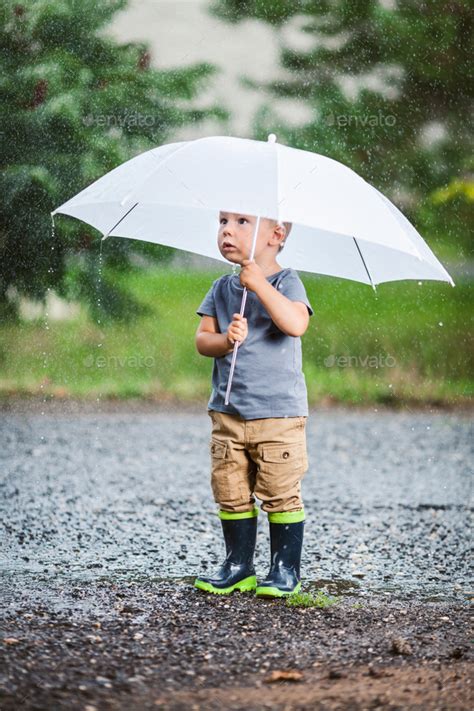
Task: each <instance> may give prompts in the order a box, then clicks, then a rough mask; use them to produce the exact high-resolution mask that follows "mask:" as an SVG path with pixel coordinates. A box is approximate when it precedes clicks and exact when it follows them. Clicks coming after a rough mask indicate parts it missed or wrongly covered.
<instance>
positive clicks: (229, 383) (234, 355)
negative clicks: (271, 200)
mask: <svg viewBox="0 0 474 711" xmlns="http://www.w3.org/2000/svg"><path fill="white" fill-rule="evenodd" d="M259 224H260V215H259V216H258V217H257V222H256V224H255V230H254V233H253V240H252V248H251V250H250V257H249V259H250V261H252V259H253V258H254V255H255V245H256V244H257V234H258V226H259ZM246 301H247V287H246V286H244V293H243V294H242V301H241V303H240V315H241V316H243V315H244V311H245V304H246ZM239 343H240V341H235V343H234V350H233V351H232V361H231V363H230V371H229V379H228V381H227V390H226V392H225V404H226V405H228V404H229V397H230V391H231V388H232V379H233V377H234V370H235V362H236V360H237V350H238V348H239Z"/></svg>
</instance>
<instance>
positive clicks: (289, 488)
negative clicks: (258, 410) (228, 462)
mask: <svg viewBox="0 0 474 711" xmlns="http://www.w3.org/2000/svg"><path fill="white" fill-rule="evenodd" d="M306 420H307V418H306V417H305V416H301V417H270V418H265V419H260V420H250V421H249V422H248V423H247V431H248V426H249V424H251V425H252V432H251V446H250V447H249V452H250V454H251V456H252V459H253V461H254V462H255V465H256V480H255V489H254V494H255V496H256V497H257V498H258V499H260V500H261V501H262V511H266V512H267V513H268V514H271V513H284V512H285V513H287V512H291V511H300V510H302V509H303V501H302V498H301V480H302V479H303V477H304V475H305V473H306V472H307V471H308V455H307V451H306Z"/></svg>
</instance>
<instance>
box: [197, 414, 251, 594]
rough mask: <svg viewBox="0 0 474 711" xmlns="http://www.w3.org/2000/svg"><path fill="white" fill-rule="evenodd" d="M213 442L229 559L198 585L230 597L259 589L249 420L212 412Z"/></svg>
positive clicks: (213, 478)
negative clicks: (248, 449) (247, 441)
mask: <svg viewBox="0 0 474 711" xmlns="http://www.w3.org/2000/svg"><path fill="white" fill-rule="evenodd" d="M209 415H210V417H211V419H212V435H211V443H210V451H211V461H212V474H211V486H212V491H213V495H214V500H215V501H216V503H218V504H219V518H220V520H221V525H222V532H223V535H224V541H225V547H226V558H225V560H224V562H223V563H222V565H221V566H220V567H219V570H218V571H217V572H216V574H214V575H213V576H204V575H200V576H199V577H198V578H196V580H195V582H194V584H195V586H196V587H197V588H199V589H201V590H205V591H206V592H212V593H218V594H228V593H231V592H233V591H234V590H241V591H248V590H255V587H256V584H257V580H256V577H255V568H254V565H253V556H254V552H255V543H256V536H257V515H258V509H257V507H256V506H255V499H254V497H253V493H252V488H253V487H252V478H254V471H255V465H254V463H253V462H252V460H251V459H250V457H249V456H248V454H247V452H246V450H245V442H244V440H245V421H244V420H242V419H241V418H238V417H235V416H233V415H227V413H221V412H216V411H212V410H211V411H210V412H209Z"/></svg>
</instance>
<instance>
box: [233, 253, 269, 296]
mask: <svg viewBox="0 0 474 711" xmlns="http://www.w3.org/2000/svg"><path fill="white" fill-rule="evenodd" d="M241 267H242V268H241V270H240V275H239V276H240V283H241V284H242V286H246V287H247V289H250V290H251V291H258V289H259V286H260V285H261V284H263V283H265V282H266V279H265V275H264V273H263V272H262V270H261V269H260V267H259V266H258V264H257V263H256V262H254V261H250V259H244V260H243V261H242V264H241Z"/></svg>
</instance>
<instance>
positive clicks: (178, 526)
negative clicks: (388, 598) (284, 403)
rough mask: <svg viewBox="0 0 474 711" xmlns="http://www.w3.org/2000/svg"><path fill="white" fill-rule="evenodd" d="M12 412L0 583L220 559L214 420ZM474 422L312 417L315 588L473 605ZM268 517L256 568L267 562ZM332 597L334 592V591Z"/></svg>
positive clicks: (386, 415)
mask: <svg viewBox="0 0 474 711" xmlns="http://www.w3.org/2000/svg"><path fill="white" fill-rule="evenodd" d="M43 412H44V414H41V413H40V412H39V411H37V412H35V413H29V412H20V413H14V412H13V413H5V412H4V413H3V414H2V423H1V430H0V470H1V472H2V474H1V489H0V501H1V503H0V507H1V509H0V512H1V516H2V520H3V528H4V534H3V554H2V560H1V580H2V587H3V593H4V595H6V596H7V598H8V596H9V595H11V596H12V597H14V595H15V591H16V590H18V589H21V590H23V591H24V590H25V589H29V588H32V587H34V586H35V585H41V583H42V582H47V588H48V591H49V592H48V593H46V592H45V594H53V591H54V588H55V586H56V585H60V583H61V580H62V579H66V580H70V581H88V580H89V581H92V580H94V581H98V580H111V581H114V580H129V581H139V580H145V579H153V580H155V581H158V580H166V579H181V580H184V581H186V580H187V579H189V581H191V580H192V576H194V575H196V574H197V573H198V572H202V571H206V570H207V571H208V570H211V569H212V568H213V566H214V565H215V564H217V563H218V562H219V560H220V558H221V554H222V551H223V543H222V538H221V532H220V524H219V521H218V519H217V516H216V514H215V510H216V507H215V504H214V501H213V499H212V494H211V488H210V483H209V454H208V440H209V434H210V427H211V422H210V419H209V417H208V416H207V414H206V413H205V411H204V412H202V411H201V412H186V411H183V412H175V411H170V412H163V411H161V412H156V413H155V414H152V413H137V412H133V413H130V414H126V413H124V412H123V411H122V412H116V413H104V414H90V413H89V414H88V413H87V412H86V413H79V414H75V415H73V416H72V415H70V414H62V415H61V414H59V413H53V414H51V413H48V405H47V404H46V407H45V408H44V409H43ZM472 434H473V432H472V419H471V417H470V415H469V414H453V413H439V412H438V413H429V412H413V413H394V412H390V411H379V412H374V411H366V412H351V411H345V410H343V409H341V410H326V411H314V412H312V413H311V414H310V417H309V418H308V423H307V445H308V458H309V464H310V468H309V470H308V472H307V473H306V475H305V477H304V479H303V497H304V503H305V508H306V516H307V522H306V527H305V543H304V552H303V559H302V576H303V580H304V583H305V586H306V589H310V587H311V586H312V585H316V586H317V587H322V586H324V585H326V586H327V585H329V588H330V589H332V590H334V591H336V592H337V591H339V592H344V591H346V592H347V591H352V592H354V593H358V594H362V595H363V594H366V593H368V592H376V593H396V594H398V595H408V596H409V595H413V596H416V597H424V598H427V599H438V600H442V599H459V600H461V599H466V598H467V597H469V596H470V595H472V587H471V586H472V581H471V582H470V580H469V573H468V548H469V537H470V528H469V524H470V513H471V512H472V500H471V499H470V494H471V489H470V476H471V470H470V467H471V466H472V454H473V437H472ZM266 519H267V517H266V515H265V514H264V513H263V512H260V516H259V534H258V544H257V545H258V553H257V557H256V567H257V572H258V573H260V574H265V573H266V570H267V567H268V558H269V553H268V548H269V543H268V531H267V520H266ZM329 588H328V589H329Z"/></svg>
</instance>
